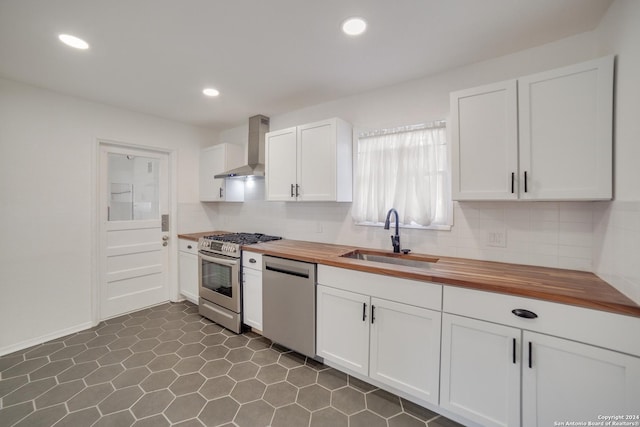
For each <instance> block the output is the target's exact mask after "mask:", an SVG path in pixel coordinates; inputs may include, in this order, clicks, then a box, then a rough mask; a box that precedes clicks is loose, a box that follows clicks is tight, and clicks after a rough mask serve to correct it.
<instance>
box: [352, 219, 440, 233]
mask: <svg viewBox="0 0 640 427" xmlns="http://www.w3.org/2000/svg"><path fill="white" fill-rule="evenodd" d="M354 223H355V225H361V226H365V227H384V223H383V222H368V221H364V222H357V221H355V222H354ZM392 227H395V225H392ZM451 227H452V225H445V224H434V225H428V226H424V225H410V224H409V225H407V224H400V228H409V229H414V230H440V231H451Z"/></svg>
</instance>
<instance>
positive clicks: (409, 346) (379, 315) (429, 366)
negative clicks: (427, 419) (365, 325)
mask: <svg viewBox="0 0 640 427" xmlns="http://www.w3.org/2000/svg"><path fill="white" fill-rule="evenodd" d="M371 310H372V318H373V321H372V323H371V354H370V367H369V376H370V377H371V378H374V379H377V380H379V381H382V382H384V383H386V384H389V385H390V386H392V387H395V388H397V389H399V390H402V391H406V392H407V393H410V394H411V395H413V396H416V397H419V398H420V399H422V400H425V401H427V402H431V403H434V404H437V403H438V395H439V394H438V384H439V379H440V376H439V370H440V317H441V313H440V312H439V311H432V310H427V309H424V308H419V307H414V306H410V305H407V304H399V303H396V302H393V301H387V300H384V299H379V298H371ZM399 331H402V333H399ZM399 362H400V363H399Z"/></svg>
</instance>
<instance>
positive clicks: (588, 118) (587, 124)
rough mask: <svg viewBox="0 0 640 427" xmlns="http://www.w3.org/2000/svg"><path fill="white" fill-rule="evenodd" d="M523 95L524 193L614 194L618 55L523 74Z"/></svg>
mask: <svg viewBox="0 0 640 427" xmlns="http://www.w3.org/2000/svg"><path fill="white" fill-rule="evenodd" d="M518 98H519V101H518V102H519V116H520V123H519V124H520V178H521V184H520V191H521V193H520V196H521V197H522V198H525V199H538V200H540V199H544V200H572V199H574V200H594V199H610V198H611V197H612V148H613V145H612V130H613V128H612V121H613V107H612V105H613V104H612V102H613V57H612V56H610V57H606V58H602V59H598V60H594V61H589V62H585V63H581V64H577V65H573V66H570V67H564V68H560V69H557V70H552V71H548V72H544V73H539V74H535V75H531V76H527V77H523V78H520V79H518ZM525 173H526V174H527V181H526V182H527V187H526V191H525V187H524V183H525V181H524V174H525Z"/></svg>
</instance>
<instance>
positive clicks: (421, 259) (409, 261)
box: [342, 250, 438, 269]
mask: <svg viewBox="0 0 640 427" xmlns="http://www.w3.org/2000/svg"><path fill="white" fill-rule="evenodd" d="M342 257H343V258H351V259H359V260H362V261H370V262H379V263H384V264H394V265H403V266H405V267H414V268H422V269H429V268H431V266H432V264H433V263H436V262H438V258H432V257H426V256H420V255H400V254H391V253H389V254H387V253H384V252H383V253H380V252H375V251H366V250H357V251H353V252H349V253H348V254H344V255H342Z"/></svg>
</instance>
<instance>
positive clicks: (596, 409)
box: [522, 331, 640, 427]
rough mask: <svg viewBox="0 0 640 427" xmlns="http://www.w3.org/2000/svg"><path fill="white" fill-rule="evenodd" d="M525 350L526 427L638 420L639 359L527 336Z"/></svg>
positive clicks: (523, 387) (523, 404) (557, 339)
mask: <svg viewBox="0 0 640 427" xmlns="http://www.w3.org/2000/svg"><path fill="white" fill-rule="evenodd" d="M529 343H531V353H529ZM523 344H524V353H525V357H523V359H524V360H523V370H522V381H523V383H522V422H523V426H524V427H529V426H549V425H554V422H558V421H566V420H570V421H583V422H588V421H592V422H597V421H599V418H598V416H599V415H600V416H601V415H620V414H624V415H638V411H639V410H640V400H639V396H640V358H637V357H633V356H628V355H625V354H622V353H617V352H614V351H611V350H606V349H603V348H599V347H593V346H590V345H587V344H582V343H578V342H574V341H569V340H564V339H560V338H555V337H551V336H548V335H542V334H537V333H534V332H526V331H525V332H524V334H523ZM636 421H637V420H636Z"/></svg>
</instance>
